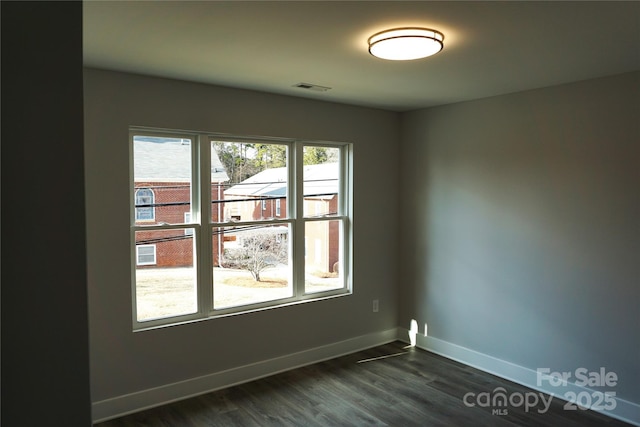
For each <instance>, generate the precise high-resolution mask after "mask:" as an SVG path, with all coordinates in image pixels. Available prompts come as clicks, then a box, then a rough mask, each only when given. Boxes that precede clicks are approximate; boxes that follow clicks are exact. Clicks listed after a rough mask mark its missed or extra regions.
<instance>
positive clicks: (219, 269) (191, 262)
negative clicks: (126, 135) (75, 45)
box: [130, 129, 352, 329]
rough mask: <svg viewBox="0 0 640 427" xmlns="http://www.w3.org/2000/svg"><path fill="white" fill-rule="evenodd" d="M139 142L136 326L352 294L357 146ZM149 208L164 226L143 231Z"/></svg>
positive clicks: (165, 138)
mask: <svg viewBox="0 0 640 427" xmlns="http://www.w3.org/2000/svg"><path fill="white" fill-rule="evenodd" d="M130 139H131V145H132V150H131V156H132V163H133V168H132V170H133V174H132V178H131V188H133V189H135V192H134V203H133V204H132V209H131V212H132V227H131V235H132V247H135V248H136V249H135V257H136V263H135V267H134V271H133V277H134V280H133V285H132V286H133V289H132V295H133V297H134V300H135V301H134V304H133V310H134V312H133V322H134V328H136V329H140V328H146V327H153V326H158V325H165V324H172V323H176V322H182V321H186V320H192V319H202V318H209V317H216V316H219V315H226V314H230V313H238V312H243V311H249V310H256V309H263V308H267V307H273V306H278V305H282V304H289V303H292V302H301V301H306V300H311V299H317V298H325V297H331V296H339V295H346V294H349V293H350V292H351V287H352V286H351V275H350V260H351V202H350V200H351V187H350V179H349V178H350V161H351V145H350V144H344V143H316V142H306V141H293V140H275V139H268V140H261V139H255V138H246V139H245V138H238V137H233V138H232V137H228V136H224V137H223V136H216V135H210V134H198V133H193V134H183V133H161V132H152V131H149V130H136V129H133V130H132V131H131V136H130ZM206 171H211V173H208V172H206ZM142 190H145V191H146V193H144V194H142V195H140V192H141V191H142ZM149 194H151V197H152V198H153V200H152V201H151V202H149V200H148V197H149ZM142 196H145V197H147V199H145V203H140V201H141V197H142ZM267 201H268V203H267ZM143 204H152V205H153V207H152V209H154V210H155V211H154V213H153V219H154V221H147V222H144V221H142V222H141V221H140V211H139V210H140V209H144V208H148V206H140V205H143ZM318 206H320V210H318V209H319V208H318ZM272 210H273V211H272ZM265 211H266V212H265ZM146 215H147V216H148V213H147V214H146ZM143 216H144V215H143ZM309 239H310V241H312V242H314V245H313V254H310V255H311V256H309V257H306V250H308V249H310V248H306V242H307V241H308V240H309ZM141 248H153V249H152V250H153V253H151V249H142V252H141ZM141 261H144V263H143V262H141Z"/></svg>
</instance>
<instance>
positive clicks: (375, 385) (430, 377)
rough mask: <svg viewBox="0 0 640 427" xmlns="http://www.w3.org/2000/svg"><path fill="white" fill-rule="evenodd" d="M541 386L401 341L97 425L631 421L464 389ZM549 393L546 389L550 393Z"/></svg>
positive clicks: (573, 424) (583, 425)
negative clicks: (489, 399)
mask: <svg viewBox="0 0 640 427" xmlns="http://www.w3.org/2000/svg"><path fill="white" fill-rule="evenodd" d="M498 387H501V388H502V389H504V390H505V393H506V394H507V395H510V394H512V393H522V394H523V395H524V394H525V393H537V392H535V391H533V390H530V389H528V388H526V387H523V386H521V385H519V384H515V383H512V382H510V381H506V380H503V379H501V378H499V377H496V376H493V375H490V374H487V373H485V372H482V371H479V370H476V369H474V368H471V367H469V366H466V365H463V364H461V363H458V362H455V361H452V360H449V359H446V358H444V357H441V356H438V355H435V354H433V353H429V352H427V351H424V350H420V349H417V348H407V345H406V344H404V343H401V342H394V343H390V344H386V345H383V346H378V347H374V348H371V349H367V350H364V351H361V352H357V353H354V354H350V355H346V356H343V357H339V358H336V359H332V360H328V361H325V362H321V363H317V364H314V365H309V366H305V367H302V368H298V369H295V370H291V371H288V372H284V373H281V374H277V375H274V376H271V377H268V378H264V379H261V380H257V381H253V382H249V383H246V384H241V385H238V386H235V387H230V388H228V389H224V390H219V391H216V392H212V393H208V394H205V395H202V396H198V397H194V398H191V399H187V400H184V401H181V402H175V403H171V404H168V405H165V406H161V407H158V408H153V409H149V410H146V411H142V412H139V413H137V414H132V415H128V416H125V417H121V418H118V419H114V420H110V421H106V422H103V423H100V424H97V425H96V427H141V426H145V427H216V426H223V427H234V426H241V427H254V426H255V427H264V426H278V427H280V426H292V427H299V426H304V427H314V426H317V427H326V426H393V427H396V426H403V427H411V426H416V427H422V426H438V427H440V426H441V427H448V426H456V427H466V426H473V427H478V426H480V427H482V426H487V427H514V426H525V427H556V426H563V427H596V426H607V427H629V424H626V423H623V422H621V421H618V420H615V419H613V418H610V417H607V416H604V415H602V414H598V413H595V412H593V411H566V410H564V401H561V400H559V399H553V400H552V403H551V405H550V407H549V409H548V411H546V412H544V413H540V411H539V409H544V406H543V405H542V404H540V405H539V406H538V407H533V408H530V409H529V410H528V411H527V410H525V408H524V407H514V406H507V407H505V408H504V409H505V410H506V412H502V413H501V414H498V413H497V412H496V411H495V409H496V408H493V407H481V406H478V405H476V406H474V407H469V406H468V405H466V404H465V402H464V400H463V399H464V396H465V394H466V393H469V392H471V393H476V395H477V394H478V393H483V392H489V393H491V392H493V391H494V390H496V388H498ZM545 398H546V399H548V397H546V396H545Z"/></svg>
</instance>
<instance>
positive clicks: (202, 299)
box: [130, 127, 353, 331]
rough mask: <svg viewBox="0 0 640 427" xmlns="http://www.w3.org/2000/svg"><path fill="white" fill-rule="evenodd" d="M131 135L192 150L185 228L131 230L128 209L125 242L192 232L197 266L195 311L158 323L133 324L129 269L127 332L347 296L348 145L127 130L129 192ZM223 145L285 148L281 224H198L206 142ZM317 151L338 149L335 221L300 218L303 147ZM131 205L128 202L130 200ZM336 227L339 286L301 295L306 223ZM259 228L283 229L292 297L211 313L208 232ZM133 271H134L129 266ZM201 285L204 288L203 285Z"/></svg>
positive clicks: (207, 210) (205, 188) (206, 179)
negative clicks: (140, 234) (156, 233)
mask: <svg viewBox="0 0 640 427" xmlns="http://www.w3.org/2000/svg"><path fill="white" fill-rule="evenodd" d="M135 135H148V136H162V137H167V138H176V137H177V138H180V137H187V138H190V139H191V140H192V141H193V145H194V146H195V149H194V150H192V151H193V154H192V165H193V167H192V170H193V172H192V173H193V179H192V199H191V200H192V206H191V207H192V221H191V223H190V224H184V225H181V224H178V225H176V224H173V225H164V224H158V225H137V224H136V221H135V207H134V204H132V209H131V214H132V226H131V241H132V242H133V244H132V246H135V232H136V231H143V230H146V231H150V230H164V229H175V228H185V229H186V228H193V230H194V245H195V246H194V248H195V254H194V255H195V258H196V259H197V260H198V264H197V265H196V266H195V267H196V269H197V276H198V279H197V282H198V287H197V288H198V295H197V298H198V310H197V312H196V313H194V314H187V315H177V316H172V317H166V318H161V319H153V320H144V321H138V320H137V315H136V282H135V268H132V286H131V287H132V291H131V295H132V299H133V313H132V315H133V329H134V331H142V330H147V329H154V328H156V327H163V326H169V325H174V324H178V323H184V322H188V321H192V320H202V319H214V318H217V317H221V316H227V315H229V314H239V313H245V312H253V311H256V310H262V309H270V308H274V307H279V306H285V305H290V304H297V303H303V302H306V301H311V300H321V299H326V298H334V297H339V296H344V295H350V294H351V293H352V288H353V283H352V272H351V265H352V256H353V255H352V236H351V230H352V225H351V224H352V216H353V195H352V188H353V187H352V172H351V171H352V170H353V169H352V167H353V166H352V162H353V155H352V151H353V146H352V144H350V143H341V142H324V141H318V142H312V141H301V140H288V139H276V138H254V137H251V138H243V137H230V136H228V135H216V134H211V133H198V132H194V133H190V132H166V133H165V132H164V131H160V130H152V129H146V128H138V127H136V128H131V129H130V182H131V184H130V188H133V184H134V182H133V180H134V176H133V137H134V136H135ZM220 140H222V141H228V142H236V141H237V142H256V143H274V144H286V145H288V147H289V148H288V150H289V154H288V160H287V163H288V165H290V166H289V182H290V183H291V184H290V185H289V186H288V190H287V191H288V194H287V203H286V213H285V214H286V218H268V219H261V220H255V221H253V220H252V221H234V222H233V223H232V222H228V221H224V220H221V221H222V222H217V223H214V222H210V223H207V222H206V220H205V222H201V218H204V219H207V218H211V194H210V189H209V185H210V173H209V171H210V169H211V165H210V164H209V163H210V161H209V160H210V158H211V152H210V150H211V142H212V141H220ZM314 145H315V146H320V147H333V148H337V149H340V153H341V155H340V157H341V160H340V175H339V182H340V189H339V193H338V194H339V198H338V213H337V215H332V216H324V217H321V218H317V217H309V216H306V217H305V216H304V194H303V185H300V184H297V183H302V182H303V179H304V174H303V147H304V146H314ZM132 200H133V199H132ZM327 220H332V221H339V222H340V227H341V230H342V232H341V233H340V235H341V237H342V242H341V244H340V248H341V250H340V255H339V260H340V264H341V277H342V279H343V286H342V287H340V288H337V289H332V290H328V291H323V292H312V293H306V292H305V277H304V274H305V273H304V271H305V258H306V250H305V246H306V245H305V224H306V223H307V222H310V221H327ZM252 223H259V224H260V225H265V226H268V225H289V226H290V230H291V235H292V238H290V239H289V245H290V251H289V252H290V263H291V265H292V272H293V273H292V274H293V278H292V284H293V296H292V297H290V298H284V299H278V300H271V301H266V302H263V303H257V304H250V305H245V306H239V307H231V308H225V309H219V310H214V308H213V300H214V299H213V285H212V283H213V281H212V277H213V268H212V267H213V266H212V265H211V263H212V254H213V249H212V247H211V246H212V244H211V238H210V236H211V235H212V233H213V230H214V229H215V228H218V227H228V226H231V225H232V224H233V225H242V224H252ZM134 267H135V266H134ZM203 284H205V285H203Z"/></svg>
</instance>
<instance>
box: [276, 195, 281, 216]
mask: <svg viewBox="0 0 640 427" xmlns="http://www.w3.org/2000/svg"><path fill="white" fill-rule="evenodd" d="M281 214H282V208H281V202H280V199H279V198H278V199H276V216H278V217H279V216H280V215H281Z"/></svg>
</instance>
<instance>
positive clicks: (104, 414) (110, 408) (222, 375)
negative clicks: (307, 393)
mask: <svg viewBox="0 0 640 427" xmlns="http://www.w3.org/2000/svg"><path fill="white" fill-rule="evenodd" d="M397 332H398V331H397V329H396V328H393V329H389V330H386V331H382V332H377V333H372V334H368V335H363V336H359V337H355V338H351V339H348V340H344V341H339V342H336V343H332V344H328V345H324V346H321V347H315V348H312V349H309V350H304V351H301V352H298V353H293V354H288V355H285V356H281V357H277V358H274V359H269V360H264V361H261V362H256V363H253V364H250V365H245V366H239V367H237V368H233V369H229V370H226V371H221V372H216V373H213V374H209V375H204V376H201V377H197V378H191V379H188V380H185V381H180V382H177V383H172V384H167V385H163V386H160V387H155V388H151V389H147V390H141V391H138V392H135V393H130V394H126V395H122V396H117V397H114V398H110V399H105V400H100V401H97V402H93V404H92V411H93V422H94V423H98V422H102V421H106V420H109V419H113V418H117V417H120V416H123V415H127V414H131V413H134V412H138V411H142V410H144V409H149V408H152V407H156V406H160V405H164V404H167V403H171V402H175V401H178V400H183V399H187V398H189V397H193V396H198V395H200V394H204V393H209V392H211V391H215V390H220V389H222V388H226V387H231V386H234V385H238V384H242V383H246V382H249V381H253V380H256V379H259V378H264V377H267V376H270V375H274V374H277V373H280V372H285V371H289V370H291V369H295V368H299V367H302V366H306V365H310V364H313V363H317V362H322V361H324V360H329V359H333V358H336V357H340V356H344V355H346V354H350V353H354V352H357V351H360V350H364V349H367V348H371V347H375V346H378V345H382V344H386V343H389V342H392V341H395V340H396V339H397Z"/></svg>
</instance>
